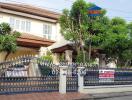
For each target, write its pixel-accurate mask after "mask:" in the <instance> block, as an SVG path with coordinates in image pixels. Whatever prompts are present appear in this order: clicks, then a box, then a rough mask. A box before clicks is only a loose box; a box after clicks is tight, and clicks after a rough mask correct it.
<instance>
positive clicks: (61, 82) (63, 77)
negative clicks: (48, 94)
mask: <svg viewBox="0 0 132 100" xmlns="http://www.w3.org/2000/svg"><path fill="white" fill-rule="evenodd" d="M67 68H68V66H60V80H59V92H60V93H61V94H65V93H66V76H67Z"/></svg>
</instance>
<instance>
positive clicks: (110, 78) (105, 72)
mask: <svg viewBox="0 0 132 100" xmlns="http://www.w3.org/2000/svg"><path fill="white" fill-rule="evenodd" d="M114 74H115V70H113V69H100V70H99V82H114Z"/></svg>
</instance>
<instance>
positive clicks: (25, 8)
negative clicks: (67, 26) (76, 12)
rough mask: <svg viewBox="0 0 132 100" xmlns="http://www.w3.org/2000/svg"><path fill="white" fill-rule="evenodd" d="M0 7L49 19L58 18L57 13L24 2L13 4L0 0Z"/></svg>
mask: <svg viewBox="0 0 132 100" xmlns="http://www.w3.org/2000/svg"><path fill="white" fill-rule="evenodd" d="M0 8H3V9H8V10H13V11H18V12H23V13H27V14H31V15H37V16H40V17H46V18H51V19H55V20H58V18H59V16H60V14H59V13H56V12H53V11H49V10H46V9H43V8H39V7H34V6H31V5H26V4H13V3H2V2H0Z"/></svg>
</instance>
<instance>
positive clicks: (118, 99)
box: [99, 95, 132, 100]
mask: <svg viewBox="0 0 132 100" xmlns="http://www.w3.org/2000/svg"><path fill="white" fill-rule="evenodd" d="M99 100H132V95H131V96H123V97H113V98H105V99H99Z"/></svg>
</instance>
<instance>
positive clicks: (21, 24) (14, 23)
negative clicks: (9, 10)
mask: <svg viewBox="0 0 132 100" xmlns="http://www.w3.org/2000/svg"><path fill="white" fill-rule="evenodd" d="M10 26H11V27H12V28H14V29H18V30H20V31H23V32H30V28H31V22H30V21H27V20H19V19H15V18H13V17H11V18H10Z"/></svg>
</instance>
